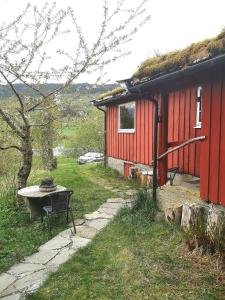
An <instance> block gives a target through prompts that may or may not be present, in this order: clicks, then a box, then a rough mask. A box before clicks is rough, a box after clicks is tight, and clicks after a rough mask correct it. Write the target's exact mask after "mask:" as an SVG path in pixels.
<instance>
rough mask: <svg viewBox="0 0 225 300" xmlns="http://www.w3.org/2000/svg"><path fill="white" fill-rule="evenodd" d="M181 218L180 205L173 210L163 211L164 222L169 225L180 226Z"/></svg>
mask: <svg viewBox="0 0 225 300" xmlns="http://www.w3.org/2000/svg"><path fill="white" fill-rule="evenodd" d="M181 217H182V205H181V206H178V207H174V208H167V209H166V210H165V220H166V222H167V223H169V224H178V225H180V223H181Z"/></svg>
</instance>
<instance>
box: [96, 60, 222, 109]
mask: <svg viewBox="0 0 225 300" xmlns="http://www.w3.org/2000/svg"><path fill="white" fill-rule="evenodd" d="M224 64H225V54H223V55H219V56H216V57H213V58H211V59H208V60H204V61H202V62H198V63H197V64H194V65H191V66H188V67H187V68H185V69H182V70H178V71H175V72H172V73H169V74H165V75H162V76H160V77H158V78H156V79H153V80H149V81H145V82H140V83H138V84H136V85H134V86H133V87H131V88H130V89H129V93H128V94H126V95H117V96H114V97H111V98H108V99H105V100H102V101H94V105H95V106H103V105H108V104H111V103H118V102H123V101H126V100H129V99H131V97H134V98H135V97H137V94H135V93H136V92H137V91H138V90H139V89H151V88H155V87H157V86H159V85H160V84H163V83H166V82H168V81H174V80H176V79H178V78H180V77H182V76H183V77H188V76H191V75H193V74H194V73H200V72H204V71H208V70H213V69H215V68H216V67H218V66H219V67H222V66H223V65H224Z"/></svg>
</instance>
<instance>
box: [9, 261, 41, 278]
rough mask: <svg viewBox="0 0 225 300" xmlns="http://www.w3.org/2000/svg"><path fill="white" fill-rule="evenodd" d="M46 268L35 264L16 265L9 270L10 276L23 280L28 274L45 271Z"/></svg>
mask: <svg viewBox="0 0 225 300" xmlns="http://www.w3.org/2000/svg"><path fill="white" fill-rule="evenodd" d="M44 269H45V266H44V265H42V264H33V263H20V264H16V265H14V266H13V267H11V268H10V269H9V270H8V273H9V274H10V275H13V276H15V277H17V278H22V277H24V276H27V275H28V274H31V273H34V272H37V271H40V270H44Z"/></svg>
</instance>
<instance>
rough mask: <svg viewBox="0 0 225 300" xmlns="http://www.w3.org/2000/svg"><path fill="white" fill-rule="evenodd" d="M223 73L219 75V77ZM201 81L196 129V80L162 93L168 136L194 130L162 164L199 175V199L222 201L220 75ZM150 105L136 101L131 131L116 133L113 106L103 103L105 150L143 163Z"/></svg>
mask: <svg viewBox="0 0 225 300" xmlns="http://www.w3.org/2000/svg"><path fill="white" fill-rule="evenodd" d="M222 77H223V78H222ZM222 77H220V78H218V79H215V78H214V80H211V81H210V80H209V81H207V82H205V83H202V84H201V85H202V88H203V90H202V91H203V100H202V101H203V103H202V106H203V107H202V128H201V129H196V128H194V126H195V117H196V115H195V114H196V86H189V87H186V88H183V89H180V90H174V91H173V92H170V93H169V97H168V142H169V143H170V142H181V141H184V140H188V139H190V138H194V137H197V136H200V135H205V136H206V137H207V138H206V140H205V141H203V142H199V143H196V144H191V145H189V146H187V147H185V148H183V149H180V150H179V151H176V152H174V153H172V154H170V155H169V156H168V168H171V167H176V166H178V167H179V172H180V173H186V174H191V175H194V176H198V177H200V195H201V198H202V199H205V200H210V201H211V202H213V203H217V204H222V205H224V206H225V76H224V75H223V76H222ZM153 109H154V108H153V105H152V103H151V102H149V101H146V100H145V101H143V100H141V101H140V100H137V102H136V131H135V133H118V106H117V105H112V106H108V107H107V152H108V153H107V154H108V156H111V157H114V158H118V159H122V160H125V161H129V162H134V163H141V164H145V165H149V164H151V162H152V159H153Z"/></svg>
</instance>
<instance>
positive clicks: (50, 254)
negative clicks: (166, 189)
mask: <svg viewBox="0 0 225 300" xmlns="http://www.w3.org/2000/svg"><path fill="white" fill-rule="evenodd" d="M134 193H135V191H133V190H130V191H127V192H125V194H126V195H127V196H128V195H133V194H134ZM131 201H132V200H131V199H123V198H111V199H108V200H107V201H106V203H104V204H102V205H101V206H100V207H99V209H98V210H97V211H94V212H93V213H90V214H86V215H85V219H84V220H83V221H78V224H77V225H76V229H77V233H76V234H75V235H74V233H73V231H72V230H73V229H72V227H71V228H69V229H66V230H64V231H63V232H61V233H59V234H58V235H57V236H55V237H54V238H53V239H51V240H49V241H48V242H47V243H46V244H44V245H42V246H40V247H39V251H38V252H37V253H34V254H32V255H31V256H28V257H25V259H24V261H23V262H21V263H19V264H16V265H14V266H12V267H11V268H10V269H9V270H8V271H7V272H4V273H2V274H1V275H0V299H4V300H22V299H25V298H26V295H27V294H29V293H34V292H35V291H36V290H37V289H38V288H39V287H40V286H41V285H42V284H43V283H44V281H45V280H46V279H47V278H48V276H49V274H51V273H52V272H56V271H57V270H58V268H59V266H60V265H61V264H63V263H64V262H66V261H67V260H68V259H70V257H71V256H72V255H73V254H74V253H75V252H76V251H78V250H79V249H80V248H82V247H85V246H86V245H87V244H88V243H89V242H90V241H91V240H92V239H93V238H94V236H95V235H96V234H98V233H99V232H100V231H101V230H102V229H103V228H104V227H105V226H106V225H107V224H108V223H109V222H110V221H111V220H112V219H113V217H114V216H115V215H116V214H117V213H118V211H119V210H120V209H121V208H122V207H126V206H131Z"/></svg>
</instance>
